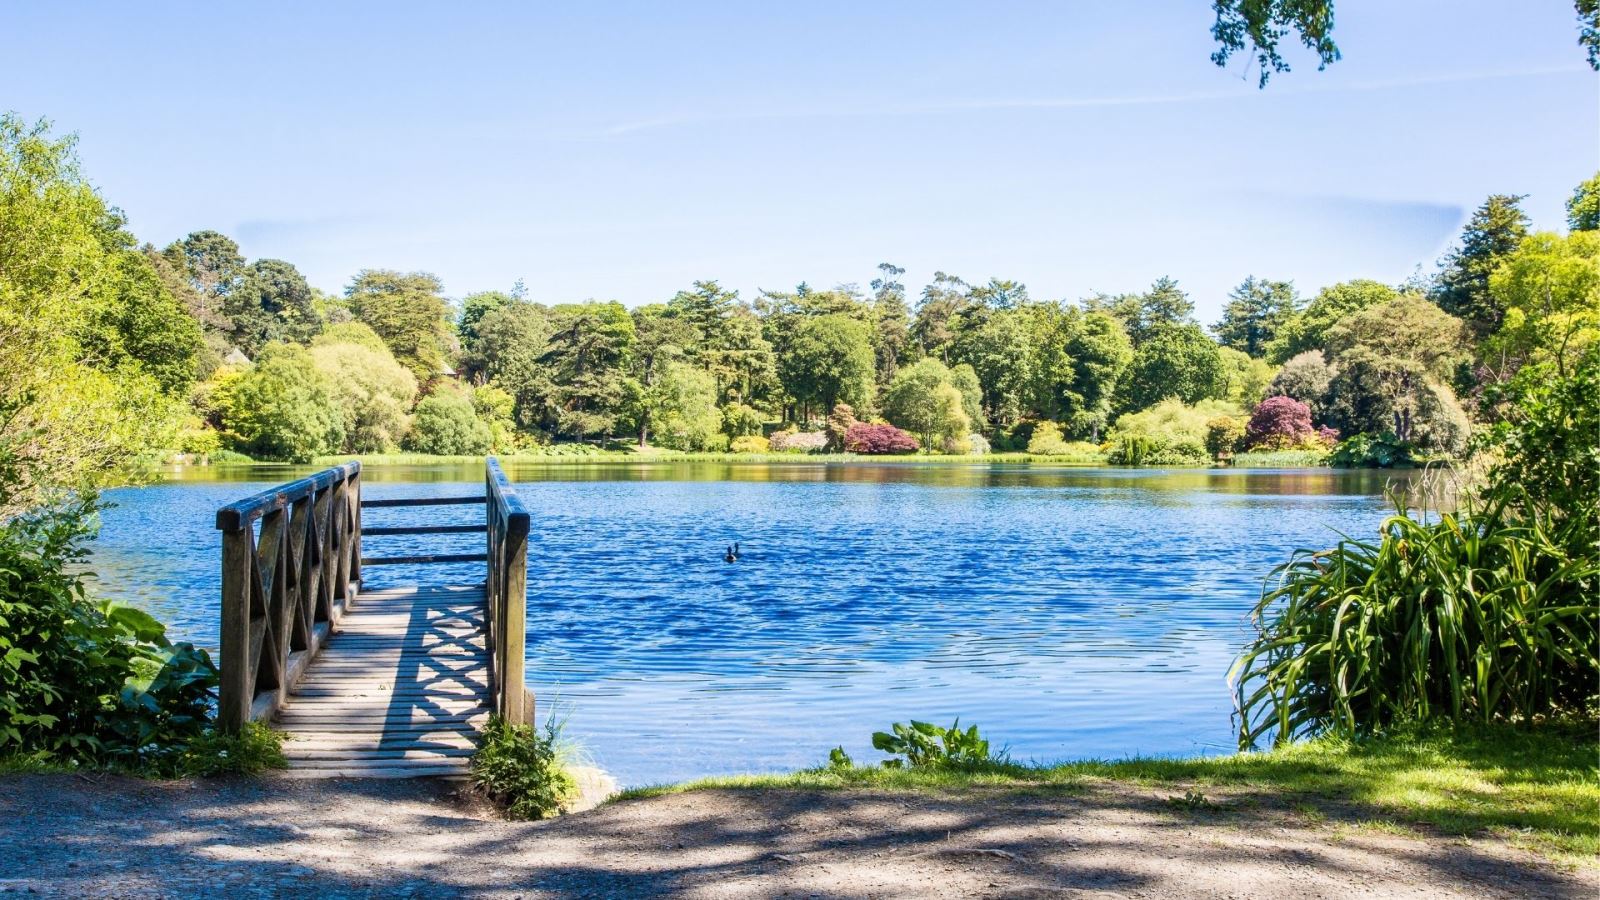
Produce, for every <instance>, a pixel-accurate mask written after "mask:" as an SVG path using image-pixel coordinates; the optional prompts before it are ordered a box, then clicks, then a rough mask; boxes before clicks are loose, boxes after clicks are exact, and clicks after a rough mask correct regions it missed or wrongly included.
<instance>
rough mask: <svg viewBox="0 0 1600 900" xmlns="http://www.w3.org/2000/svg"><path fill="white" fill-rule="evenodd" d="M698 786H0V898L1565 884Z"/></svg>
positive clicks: (1537, 868) (1082, 819)
mask: <svg viewBox="0 0 1600 900" xmlns="http://www.w3.org/2000/svg"><path fill="white" fill-rule="evenodd" d="M1170 794H1171V791H1170V790H1167V791H1162V790H1160V789H1144V788H1130V787H1126V786H1122V785H1115V784H1104V785H1099V786H1095V787H1091V788H1090V789H1089V790H1087V791H1077V792H1070V793H1069V792H1057V793H1038V792H1035V793H1026V794H1024V793H1015V792H1004V791H976V792H966V793H963V794H960V795H950V794H944V795H930V794H890V793H871V792H844V791H763V792H744V791H706V792H691V793H687V794H680V795H673V796H666V797H657V798H653V799H648V800H639V801H631V802H626V803H619V804H616V805H612V806H607V807H602V808H600V809H597V810H593V811H591V812H587V813H582V814H578V815H574V816H569V817H566V818H563V819H560V820H557V821H554V822H548V823H519V822H506V821H502V820H500V819H498V818H496V817H495V816H494V815H493V814H492V812H491V811H489V810H486V809H484V808H483V807H481V806H480V805H478V804H476V803H474V802H473V801H472V800H471V799H470V798H466V797H463V796H462V795H461V794H460V792H459V787H458V785H456V784H454V783H449V782H439V781H432V782H430V781H358V780H329V781H320V782H319V781H300V780H280V779H264V780H259V781H250V780H239V781H207V782H192V781H191V782H144V781H136V780H131V779H121V778H105V779H99V780H89V779H85V778H80V777H73V776H59V775H53V776H43V775H34V776H12V777H4V778H0V817H3V818H0V821H4V822H5V823H6V824H5V827H4V829H3V830H0V890H3V889H11V890H23V891H27V890H33V891H37V892H40V893H45V894H57V895H69V896H95V895H108V896H157V895H159V896H180V897H181V896H201V895H206V896H227V897H241V896H316V897H338V896H369V895H371V896H407V895H410V896H417V897H456V896H508V897H509V896H530V897H538V896H559V897H569V896H579V897H581V896H642V895H654V894H675V895H682V896H705V897H743V896H752V897H770V896H785V895H796V896H816V897H927V896H986V895H1005V896H1031V895H1036V896H1062V895H1067V896H1126V895H1142V896H1174V897H1210V896H1230V897H1240V896H1260V897H1283V896H1343V895H1349V894H1357V893H1361V894H1368V895H1373V896H1394V897H1406V896H1410V897H1486V896H1487V897H1495V896H1504V897H1513V896H1515V897H1526V896H1541V897H1583V898H1592V897H1593V896H1595V895H1596V890H1597V887H1600V885H1597V873H1596V872H1595V871H1594V870H1587V869H1586V870H1581V871H1576V872H1573V871H1565V870H1563V869H1560V868H1558V867H1555V866H1552V865H1549V864H1547V863H1545V862H1543V861H1541V860H1539V859H1537V858H1535V857H1533V856H1531V855H1529V854H1526V853H1524V852H1521V851H1518V850H1516V849H1514V848H1512V847H1509V846H1507V845H1505V844H1504V843H1502V842H1500V841H1498V840H1495V839H1489V838H1485V839H1474V840H1462V839H1456V838H1446V837H1439V836H1431V837H1430V836H1423V835H1405V834H1390V833H1384V832H1381V831H1377V830H1373V829H1370V828H1362V827H1350V823H1348V822H1340V821H1339V820H1337V819H1336V818H1335V819H1328V820H1320V819H1318V820H1316V821H1313V820H1309V819H1305V818H1302V817H1301V816H1299V815H1298V814H1296V813H1294V812H1291V811H1288V810H1284V809H1274V808H1273V807H1272V805H1271V802H1270V800H1269V799H1268V798H1263V797H1255V796H1251V795H1248V794H1245V793H1240V792H1235V793H1233V794H1231V795H1229V796H1228V797H1227V798H1226V799H1225V800H1224V802H1225V804H1226V808H1224V809H1216V808H1211V807H1203V808H1194V809H1191V808H1187V807H1185V806H1184V805H1183V804H1174V803H1172V802H1170V800H1169V799H1168V798H1169V795H1170Z"/></svg>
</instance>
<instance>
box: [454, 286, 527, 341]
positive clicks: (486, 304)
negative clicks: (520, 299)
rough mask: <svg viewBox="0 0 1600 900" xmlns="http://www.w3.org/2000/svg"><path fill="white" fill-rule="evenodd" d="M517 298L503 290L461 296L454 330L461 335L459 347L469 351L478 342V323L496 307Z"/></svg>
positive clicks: (498, 307) (515, 300)
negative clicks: (459, 312)
mask: <svg viewBox="0 0 1600 900" xmlns="http://www.w3.org/2000/svg"><path fill="white" fill-rule="evenodd" d="M515 302H517V298H515V297H513V296H512V295H510V294H507V293H505V292H504V291H477V292H475V293H471V294H468V295H467V296H465V297H463V298H461V318H460V319H459V320H458V321H457V323H456V331H457V333H458V334H460V335H461V348H462V349H463V350H465V351H466V352H468V353H471V352H472V351H473V350H474V349H475V348H476V347H477V343H478V323H479V322H482V321H483V317H484V316H487V315H488V314H490V313H492V312H494V311H495V310H497V309H503V308H504V307H506V306H509V305H510V304H512V303H515Z"/></svg>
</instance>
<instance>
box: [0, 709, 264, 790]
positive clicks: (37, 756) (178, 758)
mask: <svg viewBox="0 0 1600 900" xmlns="http://www.w3.org/2000/svg"><path fill="white" fill-rule="evenodd" d="M283 739H284V736H283V732H281V731H276V730H274V729H272V728H271V727H269V726H267V725H266V724H265V723H262V722H251V723H249V724H247V725H245V727H244V729H243V730H242V731H241V732H239V733H238V734H219V733H217V732H215V731H207V732H205V733H204V734H202V735H201V736H200V737H198V738H196V739H195V740H194V741H193V742H191V743H190V744H189V745H187V746H185V747H182V748H174V749H172V750H170V751H168V752H165V753H153V754H150V755H149V756H147V757H144V758H142V759H140V760H137V761H118V760H112V761H109V762H106V763H103V764H101V763H93V762H83V761H79V760H77V759H72V758H63V757H56V756H52V755H50V754H49V753H46V752H42V751H41V752H39V753H32V754H15V753H14V754H10V755H4V756H0V775H60V774H72V773H81V772H102V773H114V774H117V775H131V776H134V777H136V778H189V777H202V778H208V777H213V776H219V775H247V776H254V775H260V774H262V773H264V772H266V771H267V770H268V769H283V768H287V767H288V760H286V759H285V758H284V755H283Z"/></svg>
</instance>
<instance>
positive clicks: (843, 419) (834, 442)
mask: <svg viewBox="0 0 1600 900" xmlns="http://www.w3.org/2000/svg"><path fill="white" fill-rule="evenodd" d="M859 421H860V420H858V419H857V418H856V411H855V409H854V408H853V407H851V406H850V404H848V403H836V404H834V407H833V411H832V412H830V413H828V423H827V426H826V427H825V428H824V429H823V433H824V434H826V435H827V436H828V444H827V449H828V450H831V451H839V450H843V449H844V442H845V436H846V435H848V434H849V433H850V429H851V428H854V427H855V426H856V425H857V424H858V423H859Z"/></svg>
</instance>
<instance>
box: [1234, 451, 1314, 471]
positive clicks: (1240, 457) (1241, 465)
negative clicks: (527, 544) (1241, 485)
mask: <svg viewBox="0 0 1600 900" xmlns="http://www.w3.org/2000/svg"><path fill="white" fill-rule="evenodd" d="M1327 464H1328V453H1327V451H1325V450H1252V451H1250V452H1248V453H1236V454H1234V457H1233V467H1234V468H1235V469H1306V468H1315V467H1321V466H1326V465H1327Z"/></svg>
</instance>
